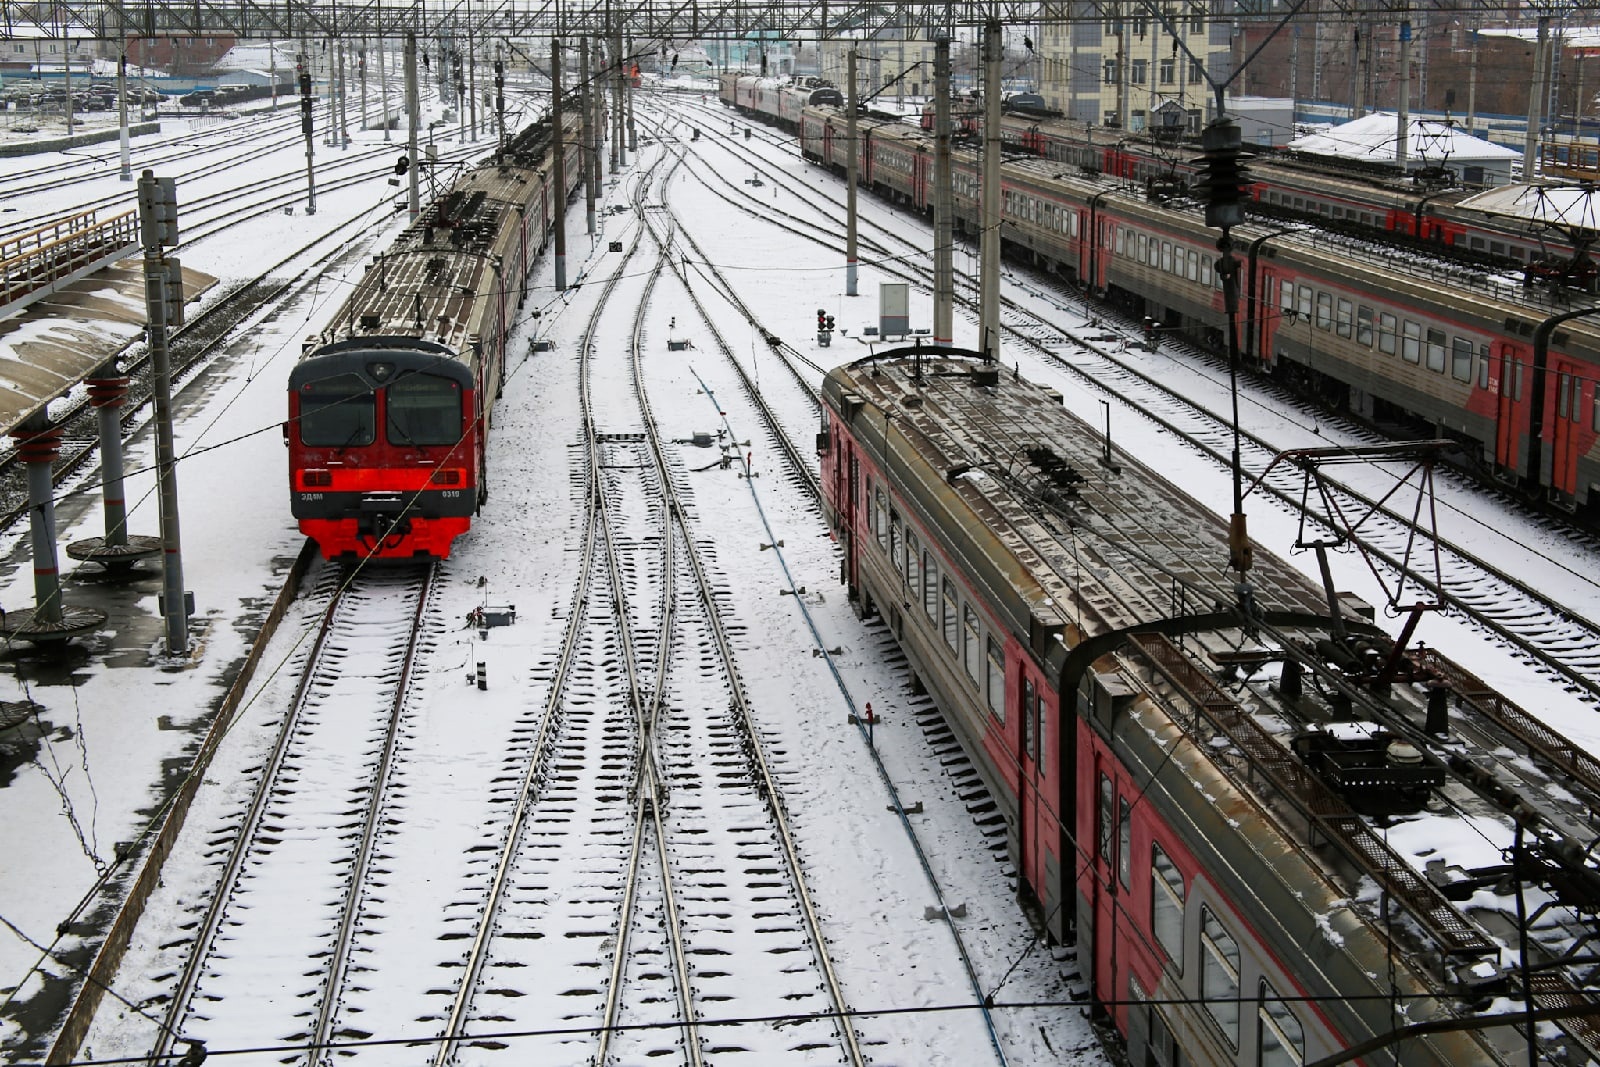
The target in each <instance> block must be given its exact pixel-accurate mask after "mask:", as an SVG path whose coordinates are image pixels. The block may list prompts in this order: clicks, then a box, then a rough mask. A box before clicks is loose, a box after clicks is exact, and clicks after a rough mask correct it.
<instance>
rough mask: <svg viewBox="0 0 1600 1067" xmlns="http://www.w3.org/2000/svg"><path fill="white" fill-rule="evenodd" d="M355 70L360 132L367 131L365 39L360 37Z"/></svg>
mask: <svg viewBox="0 0 1600 1067" xmlns="http://www.w3.org/2000/svg"><path fill="white" fill-rule="evenodd" d="M356 72H357V74H358V75H359V76H360V78H361V132H362V133H365V132H366V131H367V122H368V119H367V41H366V38H364V37H363V38H362V39H361V52H360V54H359V55H357V56H356Z"/></svg>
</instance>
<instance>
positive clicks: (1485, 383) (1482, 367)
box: [1478, 344, 1489, 389]
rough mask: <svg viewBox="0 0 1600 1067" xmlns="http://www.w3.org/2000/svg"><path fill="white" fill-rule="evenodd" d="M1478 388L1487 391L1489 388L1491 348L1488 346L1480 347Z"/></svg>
mask: <svg viewBox="0 0 1600 1067" xmlns="http://www.w3.org/2000/svg"><path fill="white" fill-rule="evenodd" d="M1478 388H1479V389H1487V388H1489V346H1488V344H1480V345H1479V346H1478Z"/></svg>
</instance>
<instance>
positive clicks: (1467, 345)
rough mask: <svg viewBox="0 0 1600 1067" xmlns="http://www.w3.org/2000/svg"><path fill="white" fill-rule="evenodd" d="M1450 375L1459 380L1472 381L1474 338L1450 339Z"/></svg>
mask: <svg viewBox="0 0 1600 1067" xmlns="http://www.w3.org/2000/svg"><path fill="white" fill-rule="evenodd" d="M1450 377H1452V378H1454V379H1455V380H1456V381H1458V382H1470V381H1472V338H1470V337H1452V338H1451V339H1450Z"/></svg>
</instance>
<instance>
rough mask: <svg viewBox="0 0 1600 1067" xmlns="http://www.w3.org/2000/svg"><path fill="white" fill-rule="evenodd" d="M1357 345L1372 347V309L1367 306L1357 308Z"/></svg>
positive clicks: (1361, 305)
mask: <svg viewBox="0 0 1600 1067" xmlns="http://www.w3.org/2000/svg"><path fill="white" fill-rule="evenodd" d="M1356 344H1358V345H1361V346H1362V347H1364V348H1371V347H1372V309H1371V308H1369V307H1367V305H1365V304H1360V305H1358V306H1357V307H1356Z"/></svg>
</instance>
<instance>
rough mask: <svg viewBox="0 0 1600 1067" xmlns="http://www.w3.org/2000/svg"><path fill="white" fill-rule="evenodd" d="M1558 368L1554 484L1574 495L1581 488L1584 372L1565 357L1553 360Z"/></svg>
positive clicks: (1552, 454) (1552, 445)
mask: <svg viewBox="0 0 1600 1067" xmlns="http://www.w3.org/2000/svg"><path fill="white" fill-rule="evenodd" d="M1551 369H1552V370H1553V371H1554V372H1555V373H1554V375H1553V377H1554V378H1555V390H1556V395H1555V404H1554V405H1553V406H1552V408H1550V409H1547V410H1554V411H1555V414H1556V417H1555V419H1554V420H1553V421H1552V423H1551V427H1550V488H1552V489H1555V490H1558V491H1560V492H1562V493H1566V494H1567V495H1568V496H1571V495H1574V494H1575V493H1576V492H1577V488H1578V457H1579V456H1580V455H1582V450H1581V449H1580V448H1579V447H1578V436H1579V430H1580V429H1581V427H1580V425H1579V422H1578V420H1579V419H1580V418H1582V413H1583V374H1582V372H1581V369H1580V368H1579V366H1578V365H1577V364H1576V363H1573V362H1571V361H1570V360H1565V359H1556V360H1553V361H1552V366H1551Z"/></svg>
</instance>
